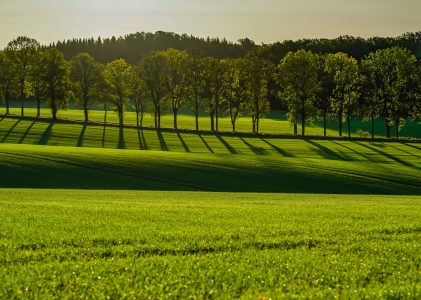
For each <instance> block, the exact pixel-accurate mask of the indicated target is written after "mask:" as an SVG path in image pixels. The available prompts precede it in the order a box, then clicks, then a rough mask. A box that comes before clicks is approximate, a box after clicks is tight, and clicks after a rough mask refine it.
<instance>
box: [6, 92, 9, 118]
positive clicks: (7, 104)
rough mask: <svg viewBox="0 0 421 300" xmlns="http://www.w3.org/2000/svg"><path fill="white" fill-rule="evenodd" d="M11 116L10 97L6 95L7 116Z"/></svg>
mask: <svg viewBox="0 0 421 300" xmlns="http://www.w3.org/2000/svg"><path fill="white" fill-rule="evenodd" d="M9 114H10V100H9V96H8V95H6V116H8V115H9Z"/></svg>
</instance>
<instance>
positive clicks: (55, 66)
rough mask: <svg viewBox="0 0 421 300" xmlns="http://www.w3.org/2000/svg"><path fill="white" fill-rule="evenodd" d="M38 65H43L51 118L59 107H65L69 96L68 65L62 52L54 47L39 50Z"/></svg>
mask: <svg viewBox="0 0 421 300" xmlns="http://www.w3.org/2000/svg"><path fill="white" fill-rule="evenodd" d="M40 65H42V66H43V69H44V72H43V73H42V81H43V82H44V85H45V89H46V98H47V103H48V106H49V108H50V109H51V112H52V115H53V119H56V118H57V113H58V111H59V110H60V109H64V108H66V107H67V103H68V100H69V97H70V94H69V91H70V77H69V75H70V65H69V63H68V62H67V61H66V60H65V59H64V56H63V53H61V52H60V51H58V50H57V49H55V48H50V49H46V50H44V51H42V52H41V57H40Z"/></svg>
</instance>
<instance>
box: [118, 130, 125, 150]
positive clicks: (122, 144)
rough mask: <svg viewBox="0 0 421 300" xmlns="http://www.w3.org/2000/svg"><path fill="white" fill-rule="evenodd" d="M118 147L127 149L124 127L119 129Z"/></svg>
mask: <svg viewBox="0 0 421 300" xmlns="http://www.w3.org/2000/svg"><path fill="white" fill-rule="evenodd" d="M117 147H118V149H126V142H125V141H124V128H123V127H120V129H119V131H118V145H117Z"/></svg>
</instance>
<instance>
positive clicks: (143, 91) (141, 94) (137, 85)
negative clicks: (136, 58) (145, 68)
mask: <svg viewBox="0 0 421 300" xmlns="http://www.w3.org/2000/svg"><path fill="white" fill-rule="evenodd" d="M132 71H133V74H132V76H131V77H132V81H131V83H130V85H131V94H132V97H133V102H134V109H135V113H136V125H137V128H141V127H142V126H143V116H144V113H145V109H146V102H147V100H148V97H149V94H148V90H147V87H146V83H145V81H144V80H143V79H142V78H141V74H142V71H141V70H140V67H139V66H133V67H132Z"/></svg>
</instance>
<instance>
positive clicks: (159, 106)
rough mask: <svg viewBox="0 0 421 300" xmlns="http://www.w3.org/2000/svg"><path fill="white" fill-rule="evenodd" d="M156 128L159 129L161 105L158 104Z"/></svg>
mask: <svg viewBox="0 0 421 300" xmlns="http://www.w3.org/2000/svg"><path fill="white" fill-rule="evenodd" d="M157 117H158V129H161V105H159V104H158V116H157Z"/></svg>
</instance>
